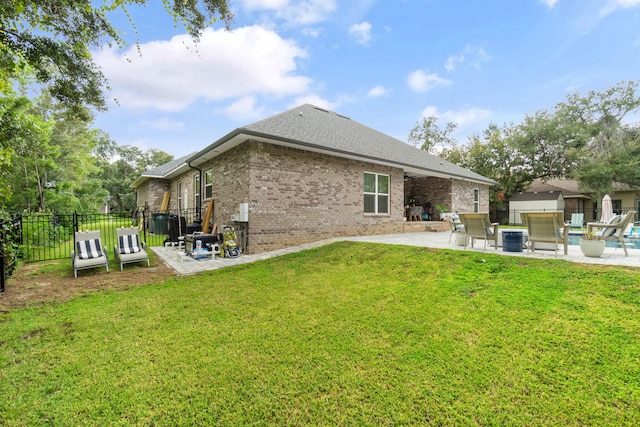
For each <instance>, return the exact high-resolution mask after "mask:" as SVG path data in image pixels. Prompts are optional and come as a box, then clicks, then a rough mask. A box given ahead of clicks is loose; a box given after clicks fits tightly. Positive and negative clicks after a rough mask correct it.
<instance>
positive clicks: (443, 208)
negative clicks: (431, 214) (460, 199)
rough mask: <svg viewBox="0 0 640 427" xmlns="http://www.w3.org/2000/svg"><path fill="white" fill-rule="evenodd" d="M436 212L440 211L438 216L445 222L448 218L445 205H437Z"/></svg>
mask: <svg viewBox="0 0 640 427" xmlns="http://www.w3.org/2000/svg"><path fill="white" fill-rule="evenodd" d="M436 210H437V211H438V214H439V215H438V216H439V217H440V220H441V221H444V220H445V219H446V218H447V216H446V215H444V214H446V213H447V207H446V206H444V205H436Z"/></svg>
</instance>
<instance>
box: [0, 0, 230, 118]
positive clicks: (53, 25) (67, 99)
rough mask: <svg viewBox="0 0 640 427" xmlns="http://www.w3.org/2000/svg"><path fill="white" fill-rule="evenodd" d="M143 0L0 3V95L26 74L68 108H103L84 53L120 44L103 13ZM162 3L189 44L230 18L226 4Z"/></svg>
mask: <svg viewBox="0 0 640 427" xmlns="http://www.w3.org/2000/svg"><path fill="white" fill-rule="evenodd" d="M148 1H149V0H109V1H106V2H105V4H104V5H102V6H97V5H96V3H95V2H92V1H90V0H12V1H3V2H0V92H1V93H3V94H7V93H9V92H10V91H11V89H12V87H13V86H14V83H15V81H16V79H18V78H19V76H20V75H21V74H22V73H23V72H25V71H29V70H31V71H33V73H34V74H35V78H36V80H37V81H38V82H39V83H42V84H46V85H48V86H49V90H50V92H51V94H52V95H53V97H54V98H55V99H57V100H58V101H59V102H61V103H63V104H65V105H67V106H69V107H72V108H76V107H79V106H82V105H89V106H93V107H96V108H98V109H102V108H104V107H105V102H104V96H103V93H102V88H103V86H104V84H105V78H104V75H103V74H102V72H101V71H100V70H99V68H98V67H97V66H96V64H95V63H94V62H93V60H92V57H91V52H90V50H91V48H92V47H95V46H99V45H101V44H112V43H116V44H118V45H124V44H125V42H124V40H123V39H122V37H121V36H120V35H119V33H118V31H117V30H116V29H115V28H114V27H113V26H112V25H111V23H110V21H109V19H108V15H109V13H110V12H113V11H116V10H120V11H124V12H125V14H126V13H127V7H128V6H132V5H135V6H146V4H147V3H148ZM163 4H164V6H165V9H166V11H167V12H168V13H169V14H170V15H172V16H173V18H174V20H175V22H176V24H178V23H180V24H182V25H184V27H185V28H186V30H187V31H188V33H189V34H190V35H191V36H192V37H193V38H194V39H195V40H198V39H199V37H200V35H201V34H202V31H203V30H204V29H205V28H206V26H207V25H208V24H209V22H211V21H215V20H216V19H221V20H222V21H224V22H225V25H226V26H227V28H228V27H229V25H230V22H231V20H232V17H233V15H232V13H231V11H230V10H229V7H228V5H227V0H201V1H199V0H174V2H173V3H171V2H170V1H169V0H163ZM127 15H128V14H127ZM132 25H133V23H132ZM79 111H80V110H79ZM79 111H77V112H76V113H78V112H79Z"/></svg>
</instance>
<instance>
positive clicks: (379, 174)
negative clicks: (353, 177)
mask: <svg viewBox="0 0 640 427" xmlns="http://www.w3.org/2000/svg"><path fill="white" fill-rule="evenodd" d="M365 174H370V175H374V176H375V177H376V179H375V182H376V190H375V192H373V193H372V192H367V191H363V195H366V194H368V195H373V196H374V201H375V209H374V210H375V212H364V204H363V206H362V210H363V212H364V214H365V215H387V216H388V215H389V214H390V210H391V194H390V193H391V176H390V175H389V174H386V173H378V172H369V171H364V173H363V174H362V179H363V184H364V175H365ZM379 176H386V177H387V182H388V186H389V192H387V193H379V192H378V177H379ZM363 190H364V189H363ZM378 196H387V211H386V212H382V213H381V212H380V208H379V206H378V200H379V197H378ZM363 203H364V201H363Z"/></svg>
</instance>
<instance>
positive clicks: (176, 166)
mask: <svg viewBox="0 0 640 427" xmlns="http://www.w3.org/2000/svg"><path fill="white" fill-rule="evenodd" d="M194 154H195V153H191V154H187V155H186V156H182V157H180V158H179V159H175V160H172V161H170V162H169V163H165V164H164V165H160V166H158V167H157V168H153V169H150V170H148V171H146V172H144V173H143V174H142V175H140V176H139V177H138V179H136V180H135V181H134V182H133V183H132V184H131V187H133V188H137V187H139V186H140V184H142V183H143V182H145V181H146V180H147V179H149V178H167V177H168V176H169V175H171V173H173V172H176V171H178V170H180V169H182V168H185V167H186V166H187V161H188V160H189V158H190V157H192V156H193V155H194Z"/></svg>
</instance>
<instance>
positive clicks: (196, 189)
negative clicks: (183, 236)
mask: <svg viewBox="0 0 640 427" xmlns="http://www.w3.org/2000/svg"><path fill="white" fill-rule="evenodd" d="M201 189H202V182H201V181H200V174H199V173H197V174H195V175H194V177H193V207H194V211H195V212H199V211H198V209H200V206H198V205H200V199H201V198H202V194H200V190H201Z"/></svg>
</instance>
